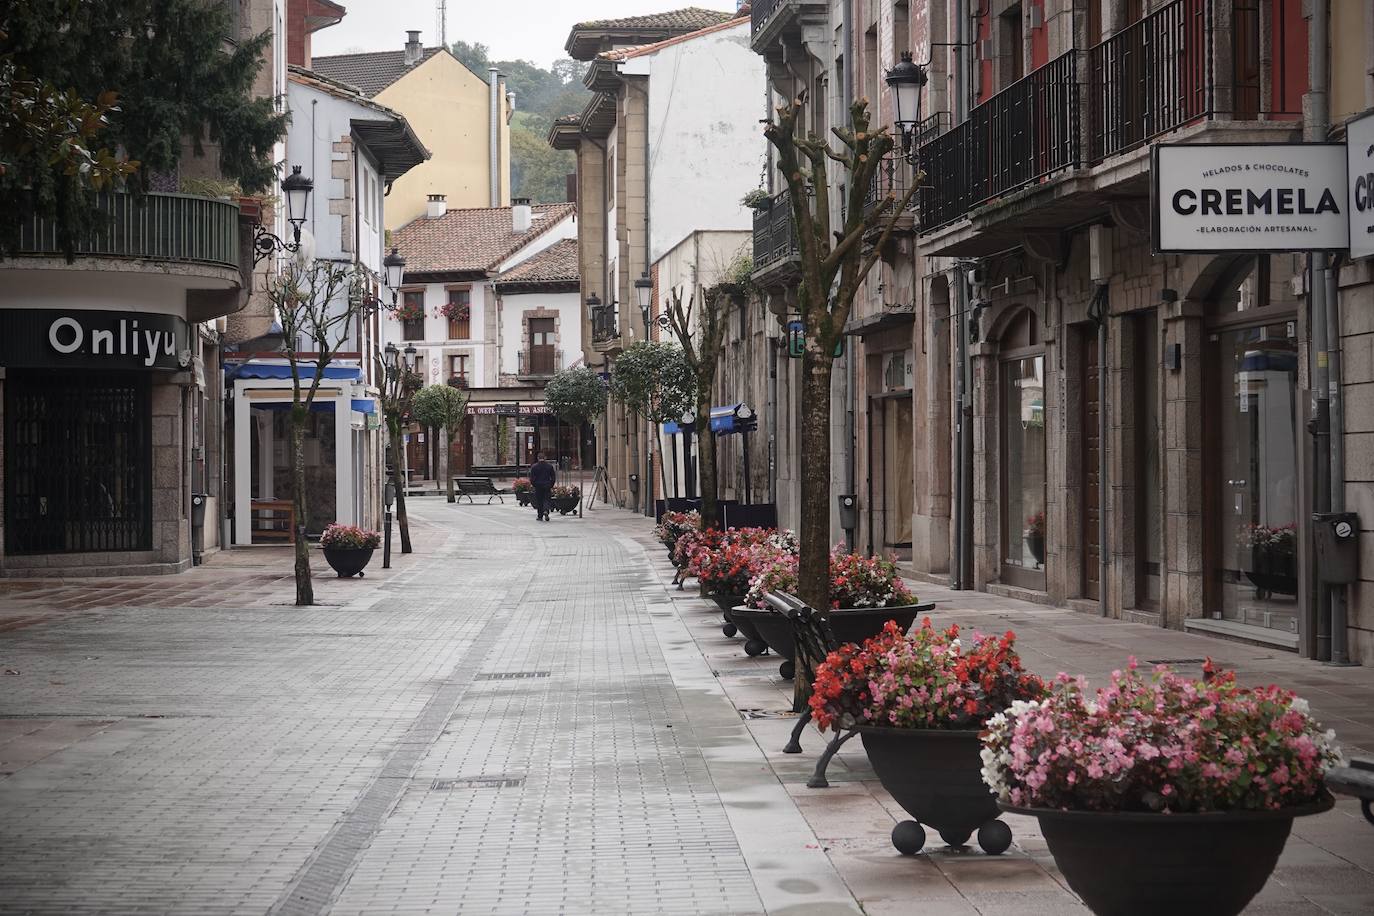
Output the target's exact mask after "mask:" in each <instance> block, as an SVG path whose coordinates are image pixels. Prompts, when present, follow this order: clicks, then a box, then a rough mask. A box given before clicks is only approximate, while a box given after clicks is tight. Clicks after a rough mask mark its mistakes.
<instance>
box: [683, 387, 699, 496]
mask: <svg viewBox="0 0 1374 916" xmlns="http://www.w3.org/2000/svg"><path fill="white" fill-rule="evenodd" d="M696 422H697V415H696V411H694V410H692V409H691V408H688V409H687V410H684V411H683V412H682V477H683V487H682V491H683V494H684V495H685V496H686V498H687V499H691V498H692V491H693V490H695V489H696V486H695V478H696V474H695V473H693V470H694V469H693V467H692V431H693V430H694V429H695V428H696Z"/></svg>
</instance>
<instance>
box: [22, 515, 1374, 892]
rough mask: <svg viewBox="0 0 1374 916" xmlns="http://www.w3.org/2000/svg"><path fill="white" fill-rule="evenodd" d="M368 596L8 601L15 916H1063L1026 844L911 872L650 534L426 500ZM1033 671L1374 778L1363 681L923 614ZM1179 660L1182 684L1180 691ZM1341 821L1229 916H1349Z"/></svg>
mask: <svg viewBox="0 0 1374 916" xmlns="http://www.w3.org/2000/svg"><path fill="white" fill-rule="evenodd" d="M412 520H413V532H414V536H415V542H416V547H417V550H416V553H415V554H412V555H409V556H406V557H398V559H397V562H396V566H395V568H394V569H391V570H382V569H381V568H380V567H381V560H380V556H378V557H377V558H375V559H374V561H373V563H372V565H371V566H370V567H369V569H368V571H367V576H366V578H365V579H354V580H337V579H334V578H332V577H327V576H329V573H328V570H327V568H325V567H324V566H323V564H322V563H321V564H319V569H318V570H317V571H318V573H319V578H318V579H317V595H318V598H319V600H320V602H321V604H320V605H319V606H317V607H314V608H309V609H297V608H295V607H293V606H292V605H291V604H290V602H291V600H292V596H293V591H292V586H291V580H290V576H289V557H288V556H287V555H286V553H285V551H283V550H280V549H275V548H267V549H262V550H243V551H236V552H232V553H227V554H218V555H215V556H214V557H213V558H212V561H211V562H210V563H209V564H207V565H206V566H203V567H200V568H198V569H196V570H194V571H192V572H190V573H187V574H185V575H182V576H169V577H160V578H144V579H103V580H65V581H63V580H52V581H40V580H28V581H23V582H7V581H4V580H0V668H2V669H3V671H4V675H5V676H4V677H0V823H3V824H4V830H3V831H2V832H0V912H5V913H85V912H92V913H94V912H113V913H128V912H158V913H268V912H271V913H282V914H296V913H302V914H304V913H321V912H333V913H382V912H387V913H459V912H461V913H512V914H514V913H535V914H543V913H570V914H571V913H596V914H604V913H660V912H662V913H711V914H721V913H741V914H744V913H761V912H768V913H779V914H796V916H803V914H831V913H861V912H863V913H870V914H882V913H891V914H896V913H920V914H945V913H950V914H954V913H959V914H969V913H1017V914H1030V913H1074V912H1086V911H1085V910H1083V909H1082V908H1081V906H1080V905H1079V904H1078V903H1077V901H1076V899H1075V898H1074V897H1073V895H1072V894H1071V893H1070V892H1069V891H1068V890H1067V889H1066V888H1065V886H1064V885H1063V884H1062V882H1061V881H1060V879H1059V877H1058V875H1057V873H1056V871H1055V869H1054V866H1053V862H1052V860H1051V859H1050V858H1049V856H1048V855H1047V853H1046V851H1045V847H1044V844H1043V841H1042V840H1041V839H1040V838H1039V836H1038V835H1037V833H1036V831H1035V822H1034V821H1032V820H1028V819H1023V818H1011V819H1009V821H1010V822H1011V824H1012V826H1013V829H1014V831H1015V835H1016V845H1015V846H1014V847H1013V849H1012V850H1011V851H1010V852H1009V853H1008V854H1007V855H1005V856H1002V857H1000V858H991V857H988V856H985V855H982V854H981V853H978V852H957V851H954V850H948V849H945V848H942V847H938V846H936V845H928V846H927V849H926V852H927V853H928V855H923V856H921V857H917V858H903V857H901V856H899V855H897V853H896V852H895V851H894V850H893V849H892V847H891V845H890V843H889V840H888V835H889V833H890V831H891V829H892V826H893V824H894V823H895V822H896V820H898V819H905V815H904V814H903V813H902V812H901V811H900V809H899V808H898V807H897V806H896V805H895V804H894V803H893V802H892V800H891V799H890V798H889V797H888V796H887V795H886V794H885V793H884V792H883V791H882V789H881V788H880V786H879V785H878V783H877V782H876V781H875V780H874V778H873V774H872V771H871V769H869V767H868V765H867V761H866V758H865V756H864V753H863V750H862V748H861V747H860V746H859V743H858V742H857V741H856V742H853V743H852V744H850V745H848V746H847V747H846V750H845V751H843V752H842V753H841V754H840V755H839V757H837V758H836V760H835V762H834V763H833V765H832V767H831V781H832V787H831V788H830V789H824V790H815V789H807V788H806V785H805V783H806V779H807V777H808V776H809V775H810V771H811V769H812V767H813V766H814V763H815V758H816V755H817V753H818V752H819V750H820V748H821V747H822V745H823V741H822V739H821V736H820V735H818V734H817V733H816V732H815V731H814V730H812V731H810V732H809V733H808V734H807V736H806V737H805V738H804V739H803V744H804V746H805V751H806V752H805V753H803V754H802V755H798V756H789V755H783V754H781V753H780V750H781V747H782V745H783V743H784V741H785V739H786V733H787V731H788V730H789V729H790V727H791V725H792V720H791V718H790V716H791V714H790V711H789V710H790V700H791V686H790V684H789V683H788V682H785V681H783V680H781V679H780V678H779V677H778V675H777V661H778V660H777V659H776V658H775V657H773V656H771V655H768V656H762V657H760V658H754V659H751V658H748V657H746V656H745V655H744V653H743V651H742V645H741V641H740V640H738V639H726V638H725V637H723V636H722V635H721V633H720V628H719V615H718V614H716V613H712V611H713V610H714V606H713V605H710V604H709V603H708V602H705V601H703V600H702V599H700V598H698V597H696V595H695V593H694V592H693V591H692V590H690V589H689V590H685V591H678V590H676V589H674V588H672V586H671V585H670V584H669V580H670V579H671V575H672V573H671V569H670V568H669V566H668V564H667V561H666V558H665V557H664V553H663V551H662V550H661V549H660V548H658V547H657V545H655V544H653V543H652V541H651V539H650V537H649V532H650V524H649V522H648V521H647V520H645V519H642V518H638V517H635V516H633V515H630V514H628V513H623V512H619V511H616V510H601V511H599V512H596V513H589V514H588V516H587V518H585V519H581V520H579V519H577V518H576V517H569V518H562V517H558V516H555V518H554V521H553V523H551V524H547V525H541V524H537V523H536V522H535V520H534V516H533V513H531V512H529V511H528V510H522V509H518V508H516V507H515V506H513V505H505V506H501V505H494V506H490V507H488V506H482V505H478V506H468V505H457V506H451V505H448V504H446V503H444V502H443V501H442V500H440V499H433V498H431V499H420V500H416V501H414V502H413V503H412ZM917 590H918V592H919V593H920V594H921V596H922V598H923V599H933V600H935V601H936V602H937V612H936V614H935V616H936V618H937V621H938V622H942V623H943V622H947V621H955V620H957V621H959V622H961V623H965V624H968V625H971V626H981V627H982V628H984V629H988V630H1000V629H1006V628H1007V627H1014V628H1015V629H1016V630H1017V632H1018V633H1019V634H1021V646H1022V653H1023V655H1024V657H1025V658H1026V661H1027V662H1028V664H1030V665H1031V667H1033V668H1034V669H1036V670H1037V671H1039V672H1040V673H1042V674H1043V673H1049V674H1052V673H1054V672H1055V671H1057V670H1059V669H1060V668H1072V669H1073V670H1076V671H1081V672H1083V673H1085V674H1087V675H1089V676H1090V677H1091V678H1093V679H1094V680H1100V679H1101V678H1102V677H1103V676H1104V675H1105V673H1106V672H1108V671H1110V670H1111V669H1112V668H1114V667H1119V666H1120V665H1121V664H1122V663H1124V661H1125V659H1126V657H1127V655H1129V654H1132V653H1134V654H1137V655H1139V656H1140V657H1141V659H1142V660H1144V659H1147V658H1148V659H1173V660H1184V659H1201V658H1202V657H1204V656H1207V655H1211V656H1213V657H1215V658H1217V659H1218V660H1219V661H1222V662H1225V663H1227V664H1229V665H1233V666H1234V667H1236V668H1237V670H1238V671H1239V672H1240V673H1241V675H1242V676H1243V677H1244V678H1246V679H1249V680H1261V679H1262V680H1265V681H1269V680H1274V681H1278V682H1279V683H1282V684H1285V685H1286V686H1291V687H1293V688H1295V689H1297V690H1299V691H1300V692H1301V693H1303V694H1304V695H1306V696H1307V697H1308V698H1309V699H1310V700H1311V702H1312V706H1313V711H1314V713H1315V714H1316V715H1317V716H1318V717H1320V718H1322V719H1323V721H1325V723H1326V724H1328V725H1330V726H1332V727H1334V728H1336V729H1337V731H1338V733H1339V735H1340V737H1341V739H1342V743H1343V744H1345V745H1346V746H1347V748H1348V749H1349V750H1356V749H1361V748H1362V749H1364V750H1366V751H1368V750H1371V749H1374V712H1371V710H1370V708H1369V704H1368V697H1369V696H1371V691H1374V676H1372V675H1371V672H1369V671H1368V670H1367V669H1364V668H1354V669H1330V668H1324V667H1322V666H1320V665H1318V664H1315V663H1313V662H1307V661H1301V660H1299V659H1297V658H1294V657H1288V656H1284V655H1283V654H1282V653H1275V652H1271V651H1267V650H1260V649H1256V648H1253V647H1248V646H1243V645H1239V644H1235V643H1226V642H1218V641H1215V640H1210V639H1207V638H1204V637H1200V636H1192V635H1187V634H1183V633H1179V632H1173V631H1167V632H1161V631H1158V630H1151V629H1148V628H1146V627H1144V626H1140V625H1133V624H1122V623H1117V622H1114V621H1103V620H1099V619H1097V618H1095V617H1089V616H1086V615H1082V614H1075V613H1073V612H1068V611H1062V610H1054V609H1047V608H1040V607H1036V606H1033V605H1028V604H1025V603H1022V602H1017V601H1014V600H1010V599H1003V598H996V597H993V596H989V595H986V594H981V593H975V594H970V593H956V592H949V591H948V590H945V589H942V588H939V587H937V586H930V585H922V584H918V585H917ZM1180 664H1181V665H1183V666H1184V667H1187V666H1188V665H1195V664H1197V662H1192V661H1187V662H1180ZM1371 836H1374V835H1372V834H1371V833H1370V828H1369V827H1368V825H1366V824H1365V822H1364V821H1363V819H1362V818H1361V817H1360V814H1359V811H1358V807H1357V806H1356V805H1355V804H1354V803H1353V802H1351V801H1349V800H1342V801H1340V802H1338V804H1337V807H1336V808H1335V810H1333V811H1331V812H1329V813H1328V814H1325V815H1321V816H1318V817H1313V818H1307V819H1305V820H1301V821H1299V822H1298V823H1297V824H1295V827H1294V834H1293V838H1292V839H1291V840H1290V841H1289V843H1288V847H1287V850H1286V852H1285V854H1284V858H1283V859H1282V860H1281V862H1280V866H1279V869H1278V871H1277V872H1276V873H1275V876H1274V878H1273V879H1272V880H1271V881H1270V883H1269V885H1268V886H1267V887H1266V889H1265V891H1264V892H1263V893H1262V894H1261V896H1260V897H1258V898H1257V899H1256V901H1255V903H1254V904H1253V905H1252V907H1251V909H1250V910H1249V911H1248V912H1253V913H1283V914H1288V913H1295V914H1305V913H1314V914H1315V913H1332V914H1335V913H1367V912H1370V911H1371V909H1374V843H1371Z"/></svg>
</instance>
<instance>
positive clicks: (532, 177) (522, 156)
mask: <svg viewBox="0 0 1374 916" xmlns="http://www.w3.org/2000/svg"><path fill="white" fill-rule="evenodd" d="M575 171H577V160H576V159H575V158H574V157H573V154H572V151H571V150H560V149H554V148H553V147H551V146H549V144H548V142H547V141H546V140H545V139H544V137H543V136H542V135H541V134H537V133H535V132H534V131H531V130H526V129H525V128H523V127H514V128H512V129H511V132H510V172H511V186H512V187H513V188H515V196H516V197H528V198H529V199H530V200H532V201H534V202H535V203H540V204H551V203H560V202H562V201H564V200H567V193H568V175H569V174H571V173H572V172H575Z"/></svg>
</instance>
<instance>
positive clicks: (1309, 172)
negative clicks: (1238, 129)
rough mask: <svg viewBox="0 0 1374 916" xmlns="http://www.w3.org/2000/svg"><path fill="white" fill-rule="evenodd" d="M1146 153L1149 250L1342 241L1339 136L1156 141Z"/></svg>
mask: <svg viewBox="0 0 1374 916" xmlns="http://www.w3.org/2000/svg"><path fill="white" fill-rule="evenodd" d="M1152 154H1153V162H1152V163H1151V164H1152V168H1151V183H1152V185H1153V189H1154V207H1153V210H1154V247H1155V250H1156V251H1161V252H1206V251H1333V250H1339V249H1343V248H1345V247H1346V245H1347V244H1348V241H1349V228H1350V227H1349V222H1348V219H1347V216H1346V213H1345V210H1346V207H1347V203H1346V195H1345V193H1344V192H1343V191H1342V188H1343V187H1344V184H1345V176H1346V162H1345V147H1344V144H1340V143H1287V144H1281V143H1266V144H1234V143H1216V144H1201V143H1161V144H1158V145H1156V146H1155V147H1154V148H1153V150H1152Z"/></svg>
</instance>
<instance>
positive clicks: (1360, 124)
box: [1345, 114, 1374, 260]
mask: <svg viewBox="0 0 1374 916" xmlns="http://www.w3.org/2000/svg"><path fill="white" fill-rule="evenodd" d="M1345 144H1346V150H1345V154H1346V159H1347V176H1346V177H1347V178H1348V180H1349V182H1350V188H1349V190H1350V195H1349V198H1350V199H1349V202H1348V204H1347V208H1348V211H1349V214H1350V258H1351V260H1354V259H1356V258H1367V257H1369V256H1371V255H1374V114H1367V115H1365V116H1364V117H1363V118H1359V119H1357V120H1354V121H1351V122H1350V123H1349V124H1347V125H1346V128H1345Z"/></svg>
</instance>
